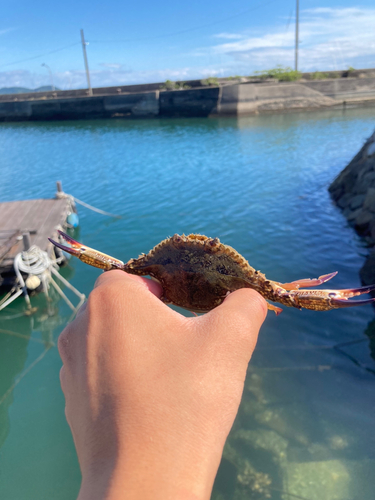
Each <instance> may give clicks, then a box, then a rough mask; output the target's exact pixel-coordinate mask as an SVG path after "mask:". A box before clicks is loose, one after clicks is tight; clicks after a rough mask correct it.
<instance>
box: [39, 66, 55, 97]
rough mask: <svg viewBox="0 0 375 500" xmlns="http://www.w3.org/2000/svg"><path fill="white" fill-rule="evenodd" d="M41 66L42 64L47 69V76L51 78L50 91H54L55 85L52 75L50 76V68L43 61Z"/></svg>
mask: <svg viewBox="0 0 375 500" xmlns="http://www.w3.org/2000/svg"><path fill="white" fill-rule="evenodd" d="M42 66H44V67H45V68H47V69H48V72H49V77H50V79H51V88H52V91H53V92H54V91H55V85H54V83H53V76H52V71H51V68H50V67H49V66H48V64H46V63H43V64H42Z"/></svg>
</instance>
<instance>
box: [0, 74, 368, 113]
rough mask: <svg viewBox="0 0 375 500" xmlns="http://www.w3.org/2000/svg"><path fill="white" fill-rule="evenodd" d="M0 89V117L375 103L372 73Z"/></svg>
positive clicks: (271, 109) (255, 110) (277, 109)
mask: <svg viewBox="0 0 375 500" xmlns="http://www.w3.org/2000/svg"><path fill="white" fill-rule="evenodd" d="M186 83H187V84H188V85H189V87H191V88H189V89H183V90H165V89H164V88H163V84H161V83H160V84H147V85H132V86H126V87H118V88H116V87H108V88H101V89H93V91H94V92H93V95H92V96H88V95H87V93H86V92H85V91H84V90H77V91H58V92H45V93H42V94H39V93H33V94H31V93H28V94H7V95H0V121H26V120H74V119H92V118H152V117H160V118H162V117H208V116H225V115H231V116H238V115H246V114H258V113H269V112H284V111H293V110H303V109H320V108H324V107H340V106H341V107H342V106H348V105H351V106H358V105H363V104H364V103H365V104H371V103H374V104H375V77H374V76H368V75H366V74H364V76H362V77H361V78H331V79H326V80H307V79H302V80H299V81H295V82H283V83H280V82H277V81H274V80H271V81H266V82H259V81H246V82H242V83H238V82H237V81H228V80H221V81H220V80H218V84H217V85H216V86H206V87H204V86H202V84H203V83H204V82H200V81H199V80H194V81H190V82H186Z"/></svg>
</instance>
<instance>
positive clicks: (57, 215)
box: [32, 199, 68, 250]
mask: <svg viewBox="0 0 375 500" xmlns="http://www.w3.org/2000/svg"><path fill="white" fill-rule="evenodd" d="M53 202H54V203H53V206H52V207H51V209H50V211H49V213H48V216H47V217H46V218H45V220H44V222H43V223H42V224H41V225H40V227H39V230H38V233H37V234H36V235H35V236H34V239H33V240H32V243H33V245H37V246H38V247H40V248H41V249H42V250H47V246H48V245H49V241H48V238H50V237H53V236H54V235H56V228H57V226H59V225H63V223H64V222H65V219H66V213H67V209H68V200H67V199H61V200H53Z"/></svg>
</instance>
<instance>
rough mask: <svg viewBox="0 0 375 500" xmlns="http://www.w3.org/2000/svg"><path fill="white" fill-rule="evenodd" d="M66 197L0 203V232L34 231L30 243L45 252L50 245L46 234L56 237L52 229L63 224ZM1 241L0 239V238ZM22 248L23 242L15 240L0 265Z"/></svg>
mask: <svg viewBox="0 0 375 500" xmlns="http://www.w3.org/2000/svg"><path fill="white" fill-rule="evenodd" d="M68 206H69V200H68V199H66V198H63V199H59V200H56V199H38V200H25V201H15V202H5V203H0V231H2V230H3V231H9V235H10V234H11V231H10V230H12V229H13V230H17V229H19V230H21V231H22V230H29V231H31V230H36V233H35V234H31V244H32V245H37V246H39V248H41V249H42V250H44V251H46V250H47V249H49V247H50V243H49V242H48V239H47V238H48V237H51V236H52V237H56V228H57V226H59V225H63V224H64V222H65V220H66V216H67V212H68ZM2 241H4V240H2ZM22 250H23V242H22V241H19V242H18V243H16V244H15V245H14V246H13V247H12V248H11V250H10V251H9V252H8V254H7V255H6V257H5V258H4V260H3V262H2V265H1V267H3V265H5V264H7V265H9V261H11V260H12V259H13V258H14V257H15V256H16V255H17V253H19V252H21V251H22Z"/></svg>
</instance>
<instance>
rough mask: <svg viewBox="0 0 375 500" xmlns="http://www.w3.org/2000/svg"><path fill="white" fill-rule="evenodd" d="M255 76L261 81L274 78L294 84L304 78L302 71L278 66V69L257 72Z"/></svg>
mask: <svg viewBox="0 0 375 500" xmlns="http://www.w3.org/2000/svg"><path fill="white" fill-rule="evenodd" d="M254 76H255V77H257V78H261V79H264V80H265V79H267V78H274V79H275V80H278V81H279V82H294V81H296V80H300V79H301V78H302V73H301V72H300V71H295V70H294V69H292V68H290V67H289V66H286V67H284V66H281V65H278V66H276V68H272V69H266V70H263V71H255V73H254Z"/></svg>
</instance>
